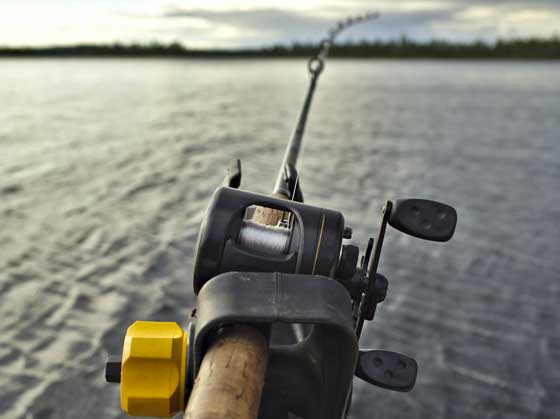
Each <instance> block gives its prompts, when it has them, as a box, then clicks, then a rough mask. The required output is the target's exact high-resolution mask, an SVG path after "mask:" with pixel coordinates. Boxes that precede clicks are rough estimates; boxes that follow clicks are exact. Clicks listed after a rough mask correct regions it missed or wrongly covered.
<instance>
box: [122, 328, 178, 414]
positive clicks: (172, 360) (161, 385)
mask: <svg viewBox="0 0 560 419" xmlns="http://www.w3.org/2000/svg"><path fill="white" fill-rule="evenodd" d="M187 342H188V336H187V334H186V333H185V332H184V331H183V329H181V328H180V327H179V325H178V324H177V323H172V322H143V321H137V322H135V323H133V324H132V326H130V327H129V328H128V330H127V332H126V337H125V341H124V347H123V356H122V363H121V377H120V382H121V386H120V387H121V408H122V409H123V410H124V411H125V412H126V413H127V414H128V415H131V416H151V417H159V418H170V417H172V416H173V415H174V414H176V413H177V412H180V411H182V410H184V408H185V376H186V372H185V371H186V364H187Z"/></svg>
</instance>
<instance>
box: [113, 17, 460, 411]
mask: <svg viewBox="0 0 560 419" xmlns="http://www.w3.org/2000/svg"><path fill="white" fill-rule="evenodd" d="M377 17H378V15H377V13H368V14H366V15H361V16H357V17H354V18H349V19H347V20H344V21H341V22H339V23H338V24H337V25H336V26H335V27H333V29H331V30H330V31H329V35H328V36H327V37H326V38H325V39H324V40H323V41H321V43H320V48H319V52H318V53H317V54H316V55H315V56H314V57H312V58H311V59H310V61H309V62H308V71H309V73H310V76H311V80H310V85H309V88H308V90H307V94H306V96H305V101H304V104H303V107H302V110H301V112H300V114H299V117H298V120H297V123H296V127H295V129H294V131H293V133H292V136H291V138H290V140H289V143H288V146H287V148H286V151H285V154H284V158H283V161H282V165H281V167H280V171H279V174H278V177H277V179H276V183H275V186H274V189H273V193H272V195H262V194H257V193H253V192H250V191H246V190H243V189H240V186H241V162H240V161H239V160H235V161H233V162H232V164H231V165H230V166H229V168H228V170H227V175H226V177H225V179H224V182H223V185H222V186H220V187H218V188H217V189H216V191H215V192H214V194H213V196H212V198H211V200H210V204H209V206H208V209H207V212H206V215H205V218H204V220H203V222H202V225H201V229H200V233H199V237H198V243H197V250H196V257H195V264H194V272H193V289H194V293H195V294H196V295H197V305H196V308H195V309H194V310H193V312H192V314H191V317H190V319H189V325H188V327H187V329H186V330H184V329H183V328H181V327H180V326H179V325H178V324H177V323H174V322H149V321H137V322H135V323H133V324H132V325H131V326H130V327H129V328H128V330H127V332H126V337H125V340H124V345H123V352H122V355H116V356H112V357H110V358H109V360H108V361H107V363H106V369H105V376H106V379H107V381H108V382H113V383H120V401H121V408H122V409H123V410H124V411H125V412H126V413H127V414H129V415H131V416H150V417H171V416H173V415H175V414H176V413H178V412H181V411H183V410H184V411H185V412H184V418H185V419H257V418H262V419H264V418H266V419H345V418H346V417H347V415H348V411H349V408H350V404H351V398H352V386H353V378H354V377H355V376H356V377H358V378H360V379H362V380H364V381H365V382H367V383H370V384H372V385H375V386H379V387H382V388H385V389H388V390H394V391H401V392H407V391H410V390H411V389H412V387H413V386H414V384H415V382H416V375H417V370H418V367H417V364H416V361H415V360H414V359H413V358H411V357H409V356H407V355H403V354H399V353H396V352H391V351H385V350H363V349H360V348H359V339H360V337H361V335H362V331H363V327H364V323H365V321H366V320H367V321H371V320H373V318H374V316H375V312H376V308H377V305H378V304H380V303H382V302H383V301H384V300H385V297H386V294H387V290H388V280H387V278H386V277H385V276H384V275H382V274H381V273H379V272H378V267H379V262H380V256H381V249H382V246H383V243H384V238H385V235H386V232H387V227H388V226H391V227H392V228H393V229H395V230H397V231H400V232H401V233H404V234H408V235H410V236H414V237H417V238H420V239H424V240H430V241H436V242H445V241H448V240H449V239H451V237H452V236H453V234H454V231H455V226H456V223H457V213H456V211H455V209H454V208H453V207H451V206H449V205H446V204H443V203H440V202H436V201H431V200H426V199H417V198H415V199H397V200H388V201H386V203H385V205H384V207H383V210H382V214H381V220H380V222H379V227H378V231H377V234H376V235H375V239H374V238H370V239H369V242H368V244H367V247H366V250H365V252H364V253H363V254H362V256H361V258H360V249H359V247H358V246H355V245H353V244H351V243H349V240H350V239H351V237H352V229H351V228H350V227H349V226H347V225H346V223H345V220H344V216H343V215H342V214H341V213H340V212H338V211H336V210H331V209H327V208H323V207H317V206H312V205H308V204H305V203H303V194H302V193H301V187H300V182H299V175H298V173H297V169H296V166H297V161H298V157H299V156H300V154H301V149H302V144H303V135H304V131H305V127H306V123H307V118H308V114H309V110H310V107H311V103H312V100H313V94H314V92H315V89H316V86H317V81H318V79H319V76H320V75H321V73H322V71H323V69H324V66H325V60H326V58H327V57H328V54H329V50H330V48H331V47H332V45H333V44H334V42H335V39H336V37H337V36H338V35H339V34H340V33H341V32H342V31H343V30H345V29H347V28H349V27H351V26H353V25H355V24H358V23H361V22H365V21H368V20H371V19H375V18H377Z"/></svg>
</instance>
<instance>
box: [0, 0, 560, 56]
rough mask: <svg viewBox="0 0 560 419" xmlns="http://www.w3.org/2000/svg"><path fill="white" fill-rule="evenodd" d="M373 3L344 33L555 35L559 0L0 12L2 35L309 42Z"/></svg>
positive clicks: (145, 4) (176, 4)
mask: <svg viewBox="0 0 560 419" xmlns="http://www.w3.org/2000/svg"><path fill="white" fill-rule="evenodd" d="M186 4H188V5H189V7H187V6H185V5H186ZM280 5H281V6H280ZM372 8H373V9H375V10H378V11H380V12H381V18H380V19H379V20H376V21H373V22H368V23H366V24H362V25H360V26H358V27H356V28H353V29H351V30H350V31H348V32H345V33H344V34H343V36H342V37H341V39H342V40H348V39H353V40H361V39H390V38H393V39H394V38H398V37H400V36H401V35H403V34H405V35H407V36H409V37H411V38H414V39H419V40H427V39H432V38H438V39H448V40H466V41H468V40H473V39H484V40H489V41H492V40H494V39H496V38H498V37H504V38H507V37H515V36H551V35H554V34H556V35H560V24H559V22H560V0H532V1H529V0H494V1H487V0H399V1H394V0H376V1H372V0H284V1H283V2H282V3H279V2H278V1H277V0H274V1H273V0H244V1H234V0H189V1H188V2H186V1H183V0H181V1H179V0H120V1H119V2H118V3H117V2H114V1H110V0H99V1H96V2H95V3H94V2H91V1H86V0H74V1H73V2H71V3H70V4H68V3H65V2H63V1H62V0H21V2H14V3H12V4H11V6H7V9H6V10H4V11H5V13H3V14H0V27H2V28H3V30H2V38H3V39H2V40H0V42H2V43H4V44H12V45H21V44H28V45H34V44H35V45H39V44H43V45H45V44H56V43H76V42H112V41H121V42H139V41H140V42H144V41H163V42H170V41H180V42H182V43H184V44H185V45H187V46H190V47H222V48H228V47H240V46H245V47H246V46H262V45H271V44H275V43H291V42H296V41H298V42H314V41H319V40H320V39H321V38H323V37H324V36H325V34H326V32H327V31H328V29H329V28H330V27H331V26H332V25H333V24H334V23H335V22H336V21H337V20H338V19H340V18H344V17H347V16H348V15H353V14H356V13H361V12H364V11H366V10H371V9H372ZM30 11H32V12H33V13H30Z"/></svg>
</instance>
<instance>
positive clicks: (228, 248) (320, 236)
mask: <svg viewBox="0 0 560 419" xmlns="http://www.w3.org/2000/svg"><path fill="white" fill-rule="evenodd" d="M255 205H256V206H263V207H268V208H274V209H278V210H282V211H287V212H290V213H292V214H294V217H295V221H294V223H293V228H292V233H291V241H290V246H289V249H288V252H287V253H285V254H271V253H266V252H263V251H259V250H256V249H252V248H249V247H244V246H243V245H242V244H241V243H240V242H239V241H238V237H239V232H240V229H241V227H242V224H243V216H244V214H245V210H246V209H247V208H249V207H251V206H255ZM343 233H344V217H343V216H342V214H341V213H340V212H337V211H332V210H328V209H324V208H319V207H314V206H311V205H307V204H303V203H300V202H295V201H290V200H285V199H280V198H275V197H271V196H267V195H261V194H256V193H252V192H247V191H243V190H239V189H233V188H229V187H220V188H218V189H217V190H216V192H215V193H214V195H213V197H212V199H211V200H210V204H209V206H208V210H207V212H206V216H205V218H204V220H203V222H202V226H201V229H200V234H199V237H198V245H197V253H196V259H195V267H194V276H193V287H194V292H195V293H196V294H198V292H199V291H200V289H201V288H202V286H203V285H204V284H205V283H206V281H208V280H210V279H211V278H213V277H215V276H216V275H219V274H221V273H224V272H232V271H246V272H284V273H298V274H310V275H325V276H329V277H332V276H334V275H335V272H336V267H337V264H338V258H339V255H340V247H341V245H342V237H343Z"/></svg>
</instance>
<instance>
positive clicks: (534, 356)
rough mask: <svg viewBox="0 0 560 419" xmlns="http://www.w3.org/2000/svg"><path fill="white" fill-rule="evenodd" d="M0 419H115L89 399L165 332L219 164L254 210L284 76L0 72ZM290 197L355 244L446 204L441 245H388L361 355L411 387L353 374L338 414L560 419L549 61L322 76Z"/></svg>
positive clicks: (98, 396) (558, 164) (291, 99)
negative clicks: (390, 217) (405, 360)
mask: <svg viewBox="0 0 560 419" xmlns="http://www.w3.org/2000/svg"><path fill="white" fill-rule="evenodd" d="M0 80H1V83H0V104H1V105H2V108H1V112H0V226H1V228H0V301H1V303H0V389H1V390H0V417H2V418H9V419H17V418H25V419H33V418H40V419H55V418H56V419H63V418H99V417H102V418H107V419H109V418H124V417H126V416H125V415H124V414H123V413H121V412H120V410H119V402H118V387H117V386H111V385H108V384H106V383H104V379H103V364H104V361H105V358H106V356H107V354H108V353H120V351H121V345H122V338H123V336H124V333H125V330H126V327H127V326H128V325H129V324H130V323H132V322H133V321H134V320H136V319H144V320H169V321H178V322H180V323H181V324H183V325H184V324H185V323H186V321H187V316H188V313H189V312H190V309H191V308H192V307H193V306H194V304H195V299H194V296H193V292H192V283H191V274H192V263H193V260H192V258H193V252H194V249H195V240H196V236H197V233H198V228H199V224H200V222H201V220H202V217H203V214H204V210H205V207H206V204H207V201H208V199H209V197H210V195H211V194H212V192H213V190H214V188H215V187H216V186H217V185H218V184H219V183H220V182H221V180H222V179H223V176H224V171H225V168H224V166H225V164H226V163H227V162H228V161H229V160H230V159H231V158H233V157H238V158H241V159H242V161H243V164H244V167H243V169H244V179H243V187H244V188H247V189H252V190H255V191H257V192H263V193H268V192H269V191H270V190H271V188H272V185H273V181H274V177H275V173H276V170H277V169H278V165H279V163H280V159H281V157H282V153H283V149H284V146H285V143H286V141H287V138H288V137H289V134H290V131H291V128H292V126H293V122H294V120H295V118H296V115H297V113H298V110H299V107H300V104H301V102H302V99H303V94H304V90H305V88H306V84H307V74H306V70H305V61H303V60H285V61H284V60H279V61H274V60H269V61H263V60H253V61H219V60H217V61H189V60H140V59H138V60H134V59H133V60H94V59H85V60H74V59H64V60H23V59H21V60H7V59H3V60H0ZM306 141H307V145H306V148H305V152H304V155H303V157H302V165H301V168H300V169H301V170H300V173H301V182H302V186H303V191H304V194H305V197H306V200H307V202H309V203H312V204H316V205H322V206H324V207H326V208H333V209H337V210H340V211H341V212H343V214H344V215H345V217H346V219H347V222H348V224H349V225H351V226H352V227H353V229H354V240H355V242H356V243H359V244H360V245H362V246H363V244H365V242H366V240H367V238H368V237H369V236H371V235H373V234H374V232H375V226H376V224H377V221H378V215H379V209H380V208H381V206H382V205H383V203H384V201H385V200H386V199H391V198H394V197H399V196H400V197H403V196H421V197H426V198H433V199H438V200H441V201H444V202H447V203H449V204H451V205H453V206H455V207H456V208H457V211H458V214H459V223H458V227H457V232H456V235H455V237H454V238H453V240H452V241H451V242H450V243H448V244H435V243H426V242H421V241H419V240H416V239H412V238H408V237H405V236H403V235H400V234H399V233H396V232H395V231H389V233H388V235H387V237H386V246H385V249H384V254H383V256H382V261H381V267H380V271H381V272H382V273H384V274H385V275H386V276H387V277H388V278H389V281H390V286H389V294H388V297H387V300H386V302H385V303H383V304H382V305H381V306H380V307H379V308H378V314H377V317H376V321H375V322H374V323H373V324H366V326H365V335H364V338H363V342H362V346H364V347H371V348H384V349H390V350H396V351H402V352H404V353H407V354H409V355H412V356H414V357H415V358H416V359H417V360H418V363H419V366H420V369H419V377H418V381H417V384H416V388H415V389H414V390H413V391H412V392H411V393H408V394H401V393H390V392H387V391H385V390H382V389H377V388H372V387H370V386H366V385H365V384H363V383H361V382H360V381H359V380H357V379H356V381H355V385H356V387H355V391H354V395H355V397H354V405H353V408H352V411H351V417H352V418H356V419H357V418H363V419H365V418H373V417H375V418H395V419H396V418H430V419H437V418H441V419H449V418H472V419H483V418H508V419H515V418H519V419H528V418H543V419H545V418H547V419H548V418H553V417H558V415H560V413H559V412H560V396H559V394H560V369H559V368H558V367H559V365H560V308H559V305H560V267H559V266H558V264H557V261H558V257H559V254H560V222H559V219H560V63H558V62H556V63H553V62H531V63H521V62H454V61H335V60H332V61H330V62H329V63H328V64H327V68H326V71H325V73H324V75H323V78H322V79H321V81H320V86H319V90H318V92H317V96H316V102H315V104H314V107H313V110H312V115H311V118H310V121H309V128H308V131H307V137H306Z"/></svg>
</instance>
